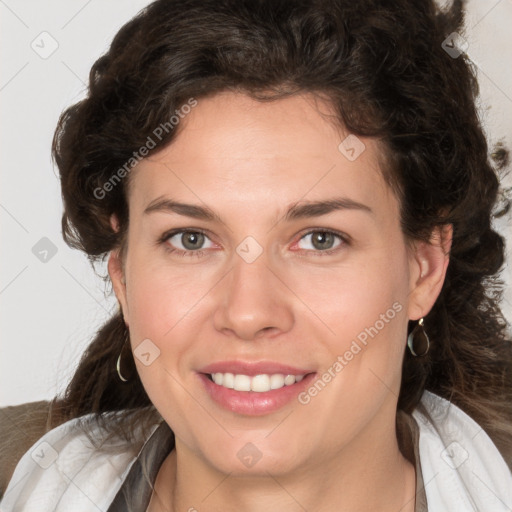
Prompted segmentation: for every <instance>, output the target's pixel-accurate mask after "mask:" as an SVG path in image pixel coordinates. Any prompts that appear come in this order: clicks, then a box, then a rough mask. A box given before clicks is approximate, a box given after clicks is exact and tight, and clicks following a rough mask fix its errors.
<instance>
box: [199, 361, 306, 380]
mask: <svg viewBox="0 0 512 512" xmlns="http://www.w3.org/2000/svg"><path fill="white" fill-rule="evenodd" d="M198 371H199V372H200V373H233V374H237V375H248V376H250V377H253V376H254V375H260V374H264V373H266V374H268V375H274V374H276V373H282V374H283V375H306V374H308V373H312V372H313V370H308V369H304V368H297V367H296V366H290V365H286V364H281V363H277V362H273V361H259V362H251V361H218V362H216V363H211V364H209V365H207V366H204V367H203V368H201V369H200V370H198Z"/></svg>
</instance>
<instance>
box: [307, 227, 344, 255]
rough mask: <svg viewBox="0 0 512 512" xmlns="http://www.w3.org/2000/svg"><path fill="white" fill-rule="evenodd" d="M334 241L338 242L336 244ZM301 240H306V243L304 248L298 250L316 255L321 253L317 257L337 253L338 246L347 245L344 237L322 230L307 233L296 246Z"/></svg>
mask: <svg viewBox="0 0 512 512" xmlns="http://www.w3.org/2000/svg"><path fill="white" fill-rule="evenodd" d="M336 239H337V240H338V243H337V244H336ZM303 240H307V243H306V244H305V245H306V247H299V248H300V249H304V250H307V251H310V250H312V251H313V252H316V253H323V254H318V256H323V255H324V254H332V253H334V252H338V250H340V249H339V248H340V246H342V245H346V244H348V240H347V237H346V236H345V235H342V234H341V233H336V232H334V231H328V230H323V229H317V230H313V231H309V232H308V233H306V234H305V235H303V236H302V237H301V239H300V240H299V242H298V244H300V243H301V241H303Z"/></svg>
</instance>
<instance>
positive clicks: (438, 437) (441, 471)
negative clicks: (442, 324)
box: [0, 391, 512, 512]
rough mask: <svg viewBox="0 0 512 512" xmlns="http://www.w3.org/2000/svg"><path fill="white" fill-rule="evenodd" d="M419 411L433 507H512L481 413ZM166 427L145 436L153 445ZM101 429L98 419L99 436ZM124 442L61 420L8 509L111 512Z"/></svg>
mask: <svg viewBox="0 0 512 512" xmlns="http://www.w3.org/2000/svg"><path fill="white" fill-rule="evenodd" d="M91 417H92V415H87V416H84V417H83V418H91ZM413 417H414V418H415V420H416V422H417V423H418V427H419V456H420V457H419V458H420V464H421V470H422V474H423V482H424V486H425V492H426V496H427V501H428V509H429V511H430V512H475V511H476V512H506V511H507V512H510V511H512V472H511V471H510V469H509V468H508V467H507V465H506V463H505V460H504V459H503V457H502V456H501V454H500V453H499V451H498V449H497V448H496V446H495V445H494V443H493V442H492V441H491V439H490V438H489V436H488V435H487V434H486V433H485V432H484V431H483V430H482V429H481V427H480V426H479V425H478V424H477V423H476V422H475V421H474V420H473V419H471V418H470V417H469V416H468V415H467V414H465V413H464V412H463V411H462V410H461V409H459V408H458V407H457V406H455V405H453V404H450V403H449V402H448V401H446V400H445V399H443V398H441V397H439V396H437V395H435V394H433V393H430V392H428V391H425V393H424V394H423V396H422V399H421V402H420V404H419V405H418V407H417V408H416V409H415V411H414V412H413ZM158 426H159V425H158V424H155V426H154V427H152V430H151V434H150V435H149V437H148V438H147V439H146V440H141V442H143V443H145V444H148V442H149V440H150V439H151V436H152V435H153V433H154V432H155V430H156V429H157V428H158ZM97 428H98V427H97V426H95V425H94V424H92V425H91V429H92V431H93V435H94V434H95V433H98V430H97ZM118 446H119V450H118V453H109V454H106V453H103V452H101V451H98V450H95V449H93V448H92V445H91V444H90V441H89V440H88V439H87V437H86V436H85V434H84V433H83V431H81V430H80V429H78V428H77V420H76V419H75V420H70V421H68V422H66V423H64V424H62V425H60V426H59V427H57V428H55V429H53V430H51V431H50V432H48V433H46V434H45V435H44V436H43V437H42V438H41V439H40V440H39V441H37V442H36V443H35V444H34V445H33V446H32V447H31V448H30V450H28V452H27V453H25V455H23V457H22V458H21V460H20V461H19V463H18V465H17V466H16V469H15V471H14V474H13V476H12V478H11V481H10V482H9V485H8V487H7V489H6V492H5V495H4V498H3V500H2V502H1V503H0V511H1V512H22V511H23V512H55V511H56V512H98V511H103V512H107V510H108V508H109V505H110V504H111V502H112V501H113V499H114V497H115V496H116V494H117V492H118V490H119V489H120V488H121V486H122V484H123V481H124V480H125V478H126V476H127V474H128V472H129V470H130V468H131V466H132V465H133V464H134V462H135V461H136V459H137V453H128V452H127V451H126V444H123V443H120V444H119V445H118ZM143 449H144V448H142V449H141V450H140V451H139V453H141V452H142V451H143ZM141 512H145V511H142V510H141Z"/></svg>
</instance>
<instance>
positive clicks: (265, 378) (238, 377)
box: [196, 372, 316, 416]
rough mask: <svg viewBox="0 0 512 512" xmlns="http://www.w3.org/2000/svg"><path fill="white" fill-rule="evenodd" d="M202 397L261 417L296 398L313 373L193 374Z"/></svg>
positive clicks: (241, 412)
mask: <svg viewBox="0 0 512 512" xmlns="http://www.w3.org/2000/svg"><path fill="white" fill-rule="evenodd" d="M196 375H197V376H198V378H199V380H200V383H201V387H202V389H203V391H204V392H205V396H206V397H207V398H208V399H209V400H210V401H211V403H212V404H214V405H215V406H220V408H221V409H222V410H227V411H229V412H231V413H236V414H240V415H244V416H263V415H266V414H271V413H273V412H276V411H279V410H280V409H282V408H284V407H285V406H287V405H290V404H293V402H295V401H298V397H299V395H300V393H301V392H304V390H305V389H307V387H308V386H310V385H311V382H312V381H313V379H314V378H315V375H316V372H306V373H297V374H293V373H288V374H284V373H258V374H256V375H246V374H243V373H232V372H207V373H199V372H198V373H196Z"/></svg>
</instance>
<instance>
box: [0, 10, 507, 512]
mask: <svg viewBox="0 0 512 512" xmlns="http://www.w3.org/2000/svg"><path fill="white" fill-rule="evenodd" d="M462 22H463V13H462V5H461V2H459V1H457V2H455V3H454V5H453V7H452V8H451V10H450V11H447V12H440V11H438V10H436V7H435V5H434V3H433V2H428V1H425V0H421V1H419V0H418V1H414V2H411V1H410V0H400V1H395V2H384V1H379V0H363V1H359V2H348V1H344V0H336V1H334V0H332V1H324V2H319V1H318V2H317V1H310V0H308V1H305V0H304V1H303V0H294V1H290V0H288V1H276V0H273V1H270V0H260V1H257V2H255V1H253V0H243V1H240V0H236V1H235V0H223V1H221V2H219V1H218V0H216V1H204V0H201V1H199V0H188V1H187V0H157V1H156V2H154V3H152V4H151V5H149V6H148V7H147V8H146V9H145V10H143V11H142V12H141V13H140V14H139V15H138V16H137V17H135V18H134V19H133V20H132V21H130V22H129V23H128V24H126V25H125V26H124V27H123V28H122V29H121V30H120V32H119V33H118V34H117V35H116V37H115V39H114V41H113V43H112V45H111V48H110V50H109V52H108V53H107V54H106V55H104V56H103V57H101V58H100V59H98V61H97V62H96V63H95V64H94V66H93V68H92V70H91V74H90V87H89V94H88V97H87V98H86V99H85V100H83V101H81V102H79V103H77V104H76V105H74V106H72V107H70V108H69V109H68V110H66V111H65V112H64V114H63V115H62V117H61V119H60V122H59V125H58V127H57V131H56V134H55V139H54V147H53V150H54V157H55V160H56V162H57V165H58V167H59V170H60V174H61V178H62V192H63V198H64V205H65V211H64V216H63V233H64V237H65V240H66V241H67V243H68V244H69V245H70V246H72V247H76V248H79V249H81V250H83V251H84V252H85V253H86V254H87V255H88V256H89V258H90V259H91V260H92V261H96V260H99V259H101V258H103V257H105V256H106V255H108V270H109V276H110V279H111V281H112V284H113V288H114V291H115V294H116V297H117V299H118V300H119V304H120V311H119V314H118V315H116V316H115V317H114V318H112V319H111V320H110V321H109V322H108V323H107V324H106V325H105V326H104V327H103V328H102V329H101V330H100V332H98V334H97V335H96V337H95V339H94V340H93V342H92V343H91V345H90V347H89V348H88V350H87V351H86V353H85V354H84V356H83V358H82V361H81V362H80V365H79V368H78V369H77V371H76V374H75V376H74V378H73V379H72V381H71V383H70V384H69V387H68V389H67V392H66V394H65V396H64V397H58V398H56V399H55V401H54V404H53V405H54V407H55V410H56V411H58V412H59V413H60V414H63V415H64V417H65V418H66V419H68V420H69V421H67V422H66V423H64V424H63V425H60V426H59V427H57V428H55V429H53V430H52V431H51V432H49V433H47V434H46V435H45V436H44V437H43V438H42V439H41V440H40V442H39V443H36V445H34V447H33V449H31V450H30V451H29V452H27V454H25V456H24V457H23V458H22V460H21V461H20V463H19V464H18V466H17V469H16V471H15V474H14V475H13V478H12V480H11V483H10V484H9V488H8V489H7V492H6V496H5V499H4V503H3V504H2V506H3V508H2V510H4V512H8V511H11V510H38V511H42V510H48V511H49V510H98V509H99V510H109V511H114V510H133V511H143V510H149V511H152V512H153V511H160V510H173V511H177V510H188V511H194V510H198V511H201V510H205V511H214V510H223V511H225V510H251V511H261V510H268V509H272V510H275V509H279V510H286V511H296V510H311V511H312V510H315V511H332V510H379V511H384V512H386V511H396V510H402V511H407V512H410V511H416V512H418V511H425V510H436V511H437V510H450V511H469V510H486V511H498V510H509V509H510V508H511V507H512V485H511V484H512V474H511V471H510V467H509V466H510V465H512V443H511V434H512V424H511V421H510V420H511V419H512V405H511V404H512V401H511V398H512V396H511V394H512V392H511V390H512V387H511V378H512V374H511V361H512V348H511V343H510V340H509V339H508V338H507V336H506V330H505V329H506V324H505V321H504V318H503V316H502V314H501V311H500V308H499V298H500V295H499V292H500V289H499V287H498V285H497V284H496V282H495V281H493V280H492V279H493V277H495V276H496V275H497V273H498V271H499V269H500V268H501V266H502V264H503V240H502V238H501V237H500V236H499V235H498V234H497V233H496V232H495V231H493V229H492V227H491V222H490V221H491V214H492V209H493V206H494V203H495V200H496V196H497V191H498V179H497V176H496V172H495V170H494V169H493V168H492V167H491V165H490V163H489V159H488V151H487V143H486V140H485V137H484V135H483V132H482V128H481V126H480V124H479V121H478V117H477V113H476V109H475V98H476V95H477V83H476V80H475V78H474V76H473V74H472V71H471V69H470V67H469V65H468V64H467V62H466V61H465V60H464V56H463V55H460V54H459V55H457V52H455V53H454V51H453V48H455V49H457V48H456V46H455V45H454V43H453V41H454V40H455V39H454V36H453V32H456V31H457V30H460V29H461V26H462ZM450 34H452V39H448V47H449V48H451V50H452V51H451V52H448V51H447V49H446V48H447V45H446V44H443V41H445V40H447V36H449V35H450ZM459 53H460V52H459ZM38 459H39V460H38ZM507 464H508V466H507Z"/></svg>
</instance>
